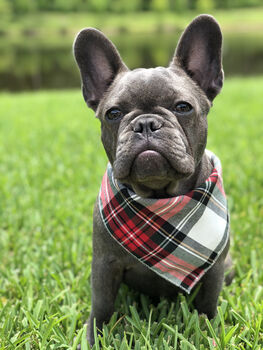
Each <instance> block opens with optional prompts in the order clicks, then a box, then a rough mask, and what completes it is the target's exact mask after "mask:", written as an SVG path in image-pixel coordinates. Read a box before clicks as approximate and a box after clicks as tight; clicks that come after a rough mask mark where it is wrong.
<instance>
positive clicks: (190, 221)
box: [99, 151, 229, 293]
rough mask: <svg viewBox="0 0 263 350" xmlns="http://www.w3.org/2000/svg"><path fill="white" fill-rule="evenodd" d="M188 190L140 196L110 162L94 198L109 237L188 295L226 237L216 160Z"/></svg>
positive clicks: (226, 221) (226, 219) (226, 216)
mask: <svg viewBox="0 0 263 350" xmlns="http://www.w3.org/2000/svg"><path fill="white" fill-rule="evenodd" d="M206 152H207V155H208V156H209V158H210V160H211V163H212V164H213V167H214V169H213V171H212V173H211V175H210V176H209V177H208V179H207V180H206V181H205V183H203V184H202V185H200V186H199V187H197V188H196V189H194V190H192V191H190V192H189V193H187V194H185V195H181V196H177V197H171V198H162V199H153V198H141V197H139V196H138V195H137V194H136V193H134V192H133V191H131V190H130V189H129V188H127V187H126V186H124V185H123V184H121V183H119V182H118V181H117V180H116V179H115V178H114V177H113V171H112V167H111V165H110V164H109V165H108V168H107V171H106V173H105V175H104V177H103V181H102V186H101V190H100V196H99V207H100V214H101V217H102V220H103V222H104V225H105V227H106V228H107V231H108V232H109V233H110V235H111V236H112V237H113V238H114V239H115V240H116V241H117V242H118V243H119V244H120V245H121V246H122V247H123V248H125V249H126V250H127V251H128V252H129V253H131V254H132V255H133V256H134V257H135V258H136V259H137V260H139V261H140V262H141V263H143V264H145V265H146V266H148V267H149V268H150V269H151V270H152V271H154V272H156V273H157V274H158V275H160V276H161V277H163V278H165V279H166V280H168V281H170V282H171V283H173V284H175V285H176V286H177V287H180V288H181V289H183V290H184V291H186V292H187V293H190V291H191V290H192V288H193V287H194V286H195V285H196V283H197V282H198V281H199V280H200V278H201V277H202V276H203V275H204V274H205V273H206V271H208V270H209V268H211V266H213V265H214V263H215V262H216V260H217V258H218V256H219V255H220V253H221V252H222V251H223V249H224V247H225V246H226V244H227V241H228V238H229V213H228V210H227V201H226V196H225V192H224V189H223V181H222V177H221V173H222V170H221V164H220V160H219V159H218V158H217V157H216V156H215V155H214V154H213V153H212V152H210V151H206Z"/></svg>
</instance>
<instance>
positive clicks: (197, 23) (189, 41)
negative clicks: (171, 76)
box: [171, 15, 224, 101]
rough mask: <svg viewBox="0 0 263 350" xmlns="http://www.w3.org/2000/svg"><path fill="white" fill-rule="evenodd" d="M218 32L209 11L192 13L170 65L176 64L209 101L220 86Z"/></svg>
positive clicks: (220, 36) (220, 37) (218, 90)
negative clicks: (191, 18)
mask: <svg viewBox="0 0 263 350" xmlns="http://www.w3.org/2000/svg"><path fill="white" fill-rule="evenodd" d="M221 54H222V33H221V30H220V27H219V25H218V23H217V22H216V20H215V19H214V18H213V17H212V16H209V15H200V16H198V17H196V18H195V19H194V20H193V21H192V22H191V23H190V24H189V26H188V27H187V28H186V29H185V31H184V33H183V34H182V36H181V38H180V40H179V43H178V45H177V48H176V51H175V56H174V59H173V62H172V63H171V68H172V67H173V65H176V64H178V63H179V64H180V66H181V67H182V68H183V69H184V70H185V71H186V73H187V74H188V75H189V76H190V77H191V78H192V79H193V80H194V81H195V82H196V83H197V84H198V85H199V86H200V87H201V89H202V90H203V91H204V92H205V93H206V95H207V97H208V98H209V99H210V100H211V101H212V100H213V99H214V98H215V96H216V95H217V94H218V93H219V92H220V90H221V88H222V86H223V80H224V73H223V69H222V58H221Z"/></svg>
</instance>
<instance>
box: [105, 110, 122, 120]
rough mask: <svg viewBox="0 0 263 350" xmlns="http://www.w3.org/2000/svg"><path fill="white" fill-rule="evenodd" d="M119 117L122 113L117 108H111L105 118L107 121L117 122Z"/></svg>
mask: <svg viewBox="0 0 263 350" xmlns="http://www.w3.org/2000/svg"><path fill="white" fill-rule="evenodd" d="M121 117H123V113H122V111H120V110H119V109H118V108H112V109H110V110H108V112H107V113H106V118H107V119H108V120H117V119H120V118H121Z"/></svg>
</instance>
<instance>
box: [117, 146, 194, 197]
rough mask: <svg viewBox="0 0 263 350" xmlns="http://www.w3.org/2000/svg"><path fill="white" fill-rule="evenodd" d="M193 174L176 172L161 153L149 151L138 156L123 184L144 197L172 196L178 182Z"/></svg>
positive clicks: (184, 171) (184, 170)
mask: <svg viewBox="0 0 263 350" xmlns="http://www.w3.org/2000/svg"><path fill="white" fill-rule="evenodd" d="M190 174H192V168H191V169H187V171H186V169H182V171H179V170H176V169H175V167H174V166H173V165H172V164H171V161H170V160H169V159H167V157H165V156H164V155H162V154H161V153H160V152H158V151H155V150H151V149H147V150H143V151H142V152H140V153H139V154H137V155H136V156H135V158H134V160H133V162H132V163H131V166H130V174H129V176H128V177H127V178H126V179H120V180H121V181H122V182H124V183H126V184H128V185H130V186H131V187H132V189H133V190H134V191H135V192H136V193H137V194H138V195H140V196H142V197H155V198H161V197H167V196H172V195H173V193H174V192H175V190H176V187H177V184H178V181H179V180H180V179H181V178H185V177H187V176H189V175H190Z"/></svg>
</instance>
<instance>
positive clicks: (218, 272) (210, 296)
mask: <svg viewBox="0 0 263 350" xmlns="http://www.w3.org/2000/svg"><path fill="white" fill-rule="evenodd" d="M229 243H230V242H229V241H228V243H227V245H226V247H225V249H224V251H223V252H222V253H221V255H220V256H219V258H218V260H217V262H216V263H215V264H214V266H213V267H211V268H210V270H209V271H208V272H207V273H206V274H205V275H204V277H203V278H202V280H201V287H200V290H199V291H198V293H197V296H196V298H195V300H194V304H195V307H196V309H197V311H198V313H199V314H206V315H207V317H208V318H209V319H211V318H213V317H215V315H216V312H217V302H218V297H219V294H220V291H221V289H222V286H223V283H224V273H225V260H226V256H227V253H228V250H229Z"/></svg>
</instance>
